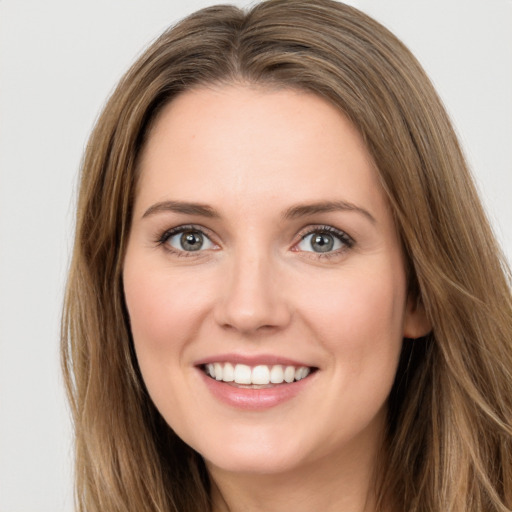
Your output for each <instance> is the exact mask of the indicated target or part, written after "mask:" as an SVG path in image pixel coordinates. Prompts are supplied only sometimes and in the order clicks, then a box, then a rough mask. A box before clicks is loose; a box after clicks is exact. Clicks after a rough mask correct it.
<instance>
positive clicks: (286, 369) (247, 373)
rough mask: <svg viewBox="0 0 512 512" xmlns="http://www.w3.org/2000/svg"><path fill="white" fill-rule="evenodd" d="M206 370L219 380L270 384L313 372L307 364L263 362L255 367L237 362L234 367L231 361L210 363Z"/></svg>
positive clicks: (299, 377) (288, 381)
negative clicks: (266, 363) (272, 363)
mask: <svg viewBox="0 0 512 512" xmlns="http://www.w3.org/2000/svg"><path fill="white" fill-rule="evenodd" d="M205 372H206V374H207V375H209V376H210V377H212V378H213V379H215V380H219V381H220V380H222V381H224V382H236V383H237V384H248V385H250V384H255V385H268V384H271V383H272V384H282V383H283V382H286V383H291V382H293V381H299V380H302V379H304V378H306V377H307V376H308V375H309V374H310V373H311V369H310V368H308V367H307V366H298V367H295V366H283V365H280V364H275V365H273V366H271V367H270V366H267V365H263V364H261V365H257V366H254V367H250V366H248V365H246V364H237V365H235V366H234V367H233V365H232V364H231V363H209V364H207V365H206V366H205Z"/></svg>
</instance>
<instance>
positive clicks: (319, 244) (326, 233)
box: [296, 226, 354, 254]
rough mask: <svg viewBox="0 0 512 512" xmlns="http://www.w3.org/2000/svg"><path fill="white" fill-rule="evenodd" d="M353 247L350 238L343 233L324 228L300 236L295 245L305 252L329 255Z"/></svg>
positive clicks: (331, 228) (328, 227) (327, 227)
mask: <svg viewBox="0 0 512 512" xmlns="http://www.w3.org/2000/svg"><path fill="white" fill-rule="evenodd" d="M353 245H354V242H353V240H352V238H350V237H349V236H348V235H347V234H346V233H344V232H343V231H339V230H337V229H335V228H333V227H330V226H326V227H323V228H318V229H315V230H313V231H310V232H309V233H306V234H305V235H303V236H302V239H301V241H300V242H299V243H298V244H297V246H296V247H297V249H298V250H300V251H306V252H316V253H320V254H321V253H330V252H337V251H340V250H343V249H346V248H350V247H352V246H353Z"/></svg>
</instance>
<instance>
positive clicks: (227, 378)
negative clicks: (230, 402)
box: [222, 363, 235, 382]
mask: <svg viewBox="0 0 512 512" xmlns="http://www.w3.org/2000/svg"><path fill="white" fill-rule="evenodd" d="M222 380H223V381H224V382H233V381H234V380H235V369H234V368H233V365H232V364H231V363H226V364H225V365H224V369H223V371H222Z"/></svg>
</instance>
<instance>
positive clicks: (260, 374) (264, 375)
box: [251, 365, 270, 384]
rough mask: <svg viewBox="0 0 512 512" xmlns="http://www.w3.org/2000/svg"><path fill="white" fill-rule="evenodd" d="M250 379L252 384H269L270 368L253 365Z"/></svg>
mask: <svg viewBox="0 0 512 512" xmlns="http://www.w3.org/2000/svg"><path fill="white" fill-rule="evenodd" d="M251 379H252V383H253V384H269V383H270V370H269V369H268V366H263V365H260V366H255V367H254V368H253V369H252V375H251Z"/></svg>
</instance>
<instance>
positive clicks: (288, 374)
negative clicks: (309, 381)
mask: <svg viewBox="0 0 512 512" xmlns="http://www.w3.org/2000/svg"><path fill="white" fill-rule="evenodd" d="M294 379H295V367H294V366H287V367H286V369H285V371H284V380H285V381H286V382H293V380H294Z"/></svg>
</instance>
